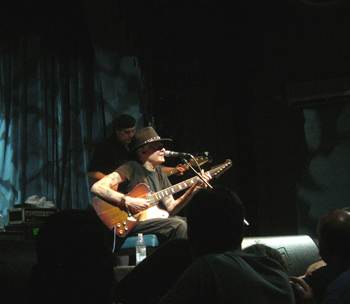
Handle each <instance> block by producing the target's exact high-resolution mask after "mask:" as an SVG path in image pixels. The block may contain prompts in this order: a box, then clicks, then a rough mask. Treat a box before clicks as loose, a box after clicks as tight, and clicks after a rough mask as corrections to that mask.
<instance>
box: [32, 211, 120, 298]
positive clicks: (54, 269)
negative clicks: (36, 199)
mask: <svg viewBox="0 0 350 304" xmlns="http://www.w3.org/2000/svg"><path fill="white" fill-rule="evenodd" d="M36 251H37V264H36V265H35V266H34V267H33V270H32V274H31V278H30V282H29V290H30V297H29V299H28V302H30V303H36V304H43V303H45V304H46V303H54V304H55V303H65V304H70V303H72V304H73V303H74V304H76V303H84V304H87V303H88V304H90V303H91V304H96V303H99V304H110V303H112V301H111V295H112V292H113V287H114V268H113V254H112V245H111V243H110V241H109V239H108V238H107V236H106V227H105V225H104V224H103V223H102V222H101V220H100V219H99V217H98V216H97V215H96V213H95V212H94V211H92V210H89V211H88V210H68V209H67V210H63V211H60V212H57V213H55V214H53V215H51V216H49V217H48V218H47V219H46V220H45V222H44V223H43V225H42V227H41V228H40V230H39V233H38V236H37V244H36Z"/></svg>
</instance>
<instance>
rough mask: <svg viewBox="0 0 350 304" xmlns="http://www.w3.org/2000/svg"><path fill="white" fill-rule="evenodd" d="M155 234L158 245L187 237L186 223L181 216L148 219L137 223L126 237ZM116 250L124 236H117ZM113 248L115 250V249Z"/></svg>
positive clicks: (122, 241) (123, 240)
mask: <svg viewBox="0 0 350 304" xmlns="http://www.w3.org/2000/svg"><path fill="white" fill-rule="evenodd" d="M139 233H142V234H143V235H146V234H155V235H156V236H157V238H158V242H159V245H163V244H165V243H166V242H168V241H170V240H172V239H187V223H186V221H185V219H184V218H182V217H177V216H176V217H170V218H159V219H150V220H146V221H143V222H139V223H137V225H136V226H135V227H134V228H133V229H132V230H131V231H130V232H129V234H128V237H130V236H137V235H138V234H139ZM117 239H118V240H117V243H116V250H118V249H119V248H121V246H122V245H123V244H124V242H125V239H126V238H119V237H118V238H117ZM116 250H115V251H116Z"/></svg>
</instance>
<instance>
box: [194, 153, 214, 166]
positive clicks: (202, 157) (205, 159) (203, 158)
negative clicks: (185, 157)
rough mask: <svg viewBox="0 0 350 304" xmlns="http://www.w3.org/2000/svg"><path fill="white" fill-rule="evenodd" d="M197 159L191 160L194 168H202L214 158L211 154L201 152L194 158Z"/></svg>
mask: <svg viewBox="0 0 350 304" xmlns="http://www.w3.org/2000/svg"><path fill="white" fill-rule="evenodd" d="M194 158H195V159H191V160H190V161H189V163H190V164H191V166H193V167H198V165H199V166H202V165H204V164H206V163H211V162H212V161H213V158H212V157H211V156H210V155H209V152H200V153H197V154H196V155H195V156H194Z"/></svg>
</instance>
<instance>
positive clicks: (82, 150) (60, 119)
mask: <svg viewBox="0 0 350 304" xmlns="http://www.w3.org/2000/svg"><path fill="white" fill-rule="evenodd" d="M0 39H1V41H0V71H1V74H0V88H1V90H0V102H1V108H0V110H1V112H0V133H1V138H0V210H4V212H5V214H6V212H7V209H8V208H12V207H13V206H14V205H15V204H23V203H24V202H25V201H26V199H27V198H28V197H29V196H32V195H38V196H39V198H41V197H46V200H48V201H53V203H54V204H55V207H57V208H59V209H66V208H76V209H82V208H86V207H88V206H89V205H90V200H91V193H90V186H91V185H90V184H89V181H88V179H87V177H86V167H87V164H88V161H89V159H90V157H91V153H92V150H93V143H94V142H95V141H96V140H97V138H98V137H100V135H101V133H102V134H103V129H104V113H103V103H102V95H101V89H100V80H99V76H98V75H99V74H98V73H97V72H96V63H95V59H94V55H93V50H92V46H91V44H88V43H86V42H85V41H82V39H77V36H74V35H72V36H65V35H59V36H58V37H57V36H55V35H50V36H49V35H36V34H32V33H29V34H21V35H11V36H10V35H8V36H2V37H1V38H0Z"/></svg>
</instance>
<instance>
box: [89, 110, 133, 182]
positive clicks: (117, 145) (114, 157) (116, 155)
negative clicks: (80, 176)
mask: <svg viewBox="0 0 350 304" xmlns="http://www.w3.org/2000/svg"><path fill="white" fill-rule="evenodd" d="M135 123H136V120H135V118H134V117H132V116H130V115H127V114H122V115H120V116H118V117H117V118H116V119H115V120H114V121H113V132H114V133H113V135H112V136H110V137H109V138H108V139H107V140H105V141H104V142H102V143H101V144H99V145H98V146H97V148H96V150H95V152H94V154H93V156H92V158H91V161H90V163H89V166H88V173H87V175H88V177H89V178H90V179H91V180H93V181H98V180H100V179H101V178H103V177H105V176H106V175H108V174H110V173H112V172H113V171H114V170H115V169H117V168H118V167H119V166H121V165H122V164H124V163H125V162H126V161H127V160H128V153H129V149H128V146H129V144H130V143H131V140H132V138H133V136H134V133H135Z"/></svg>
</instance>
